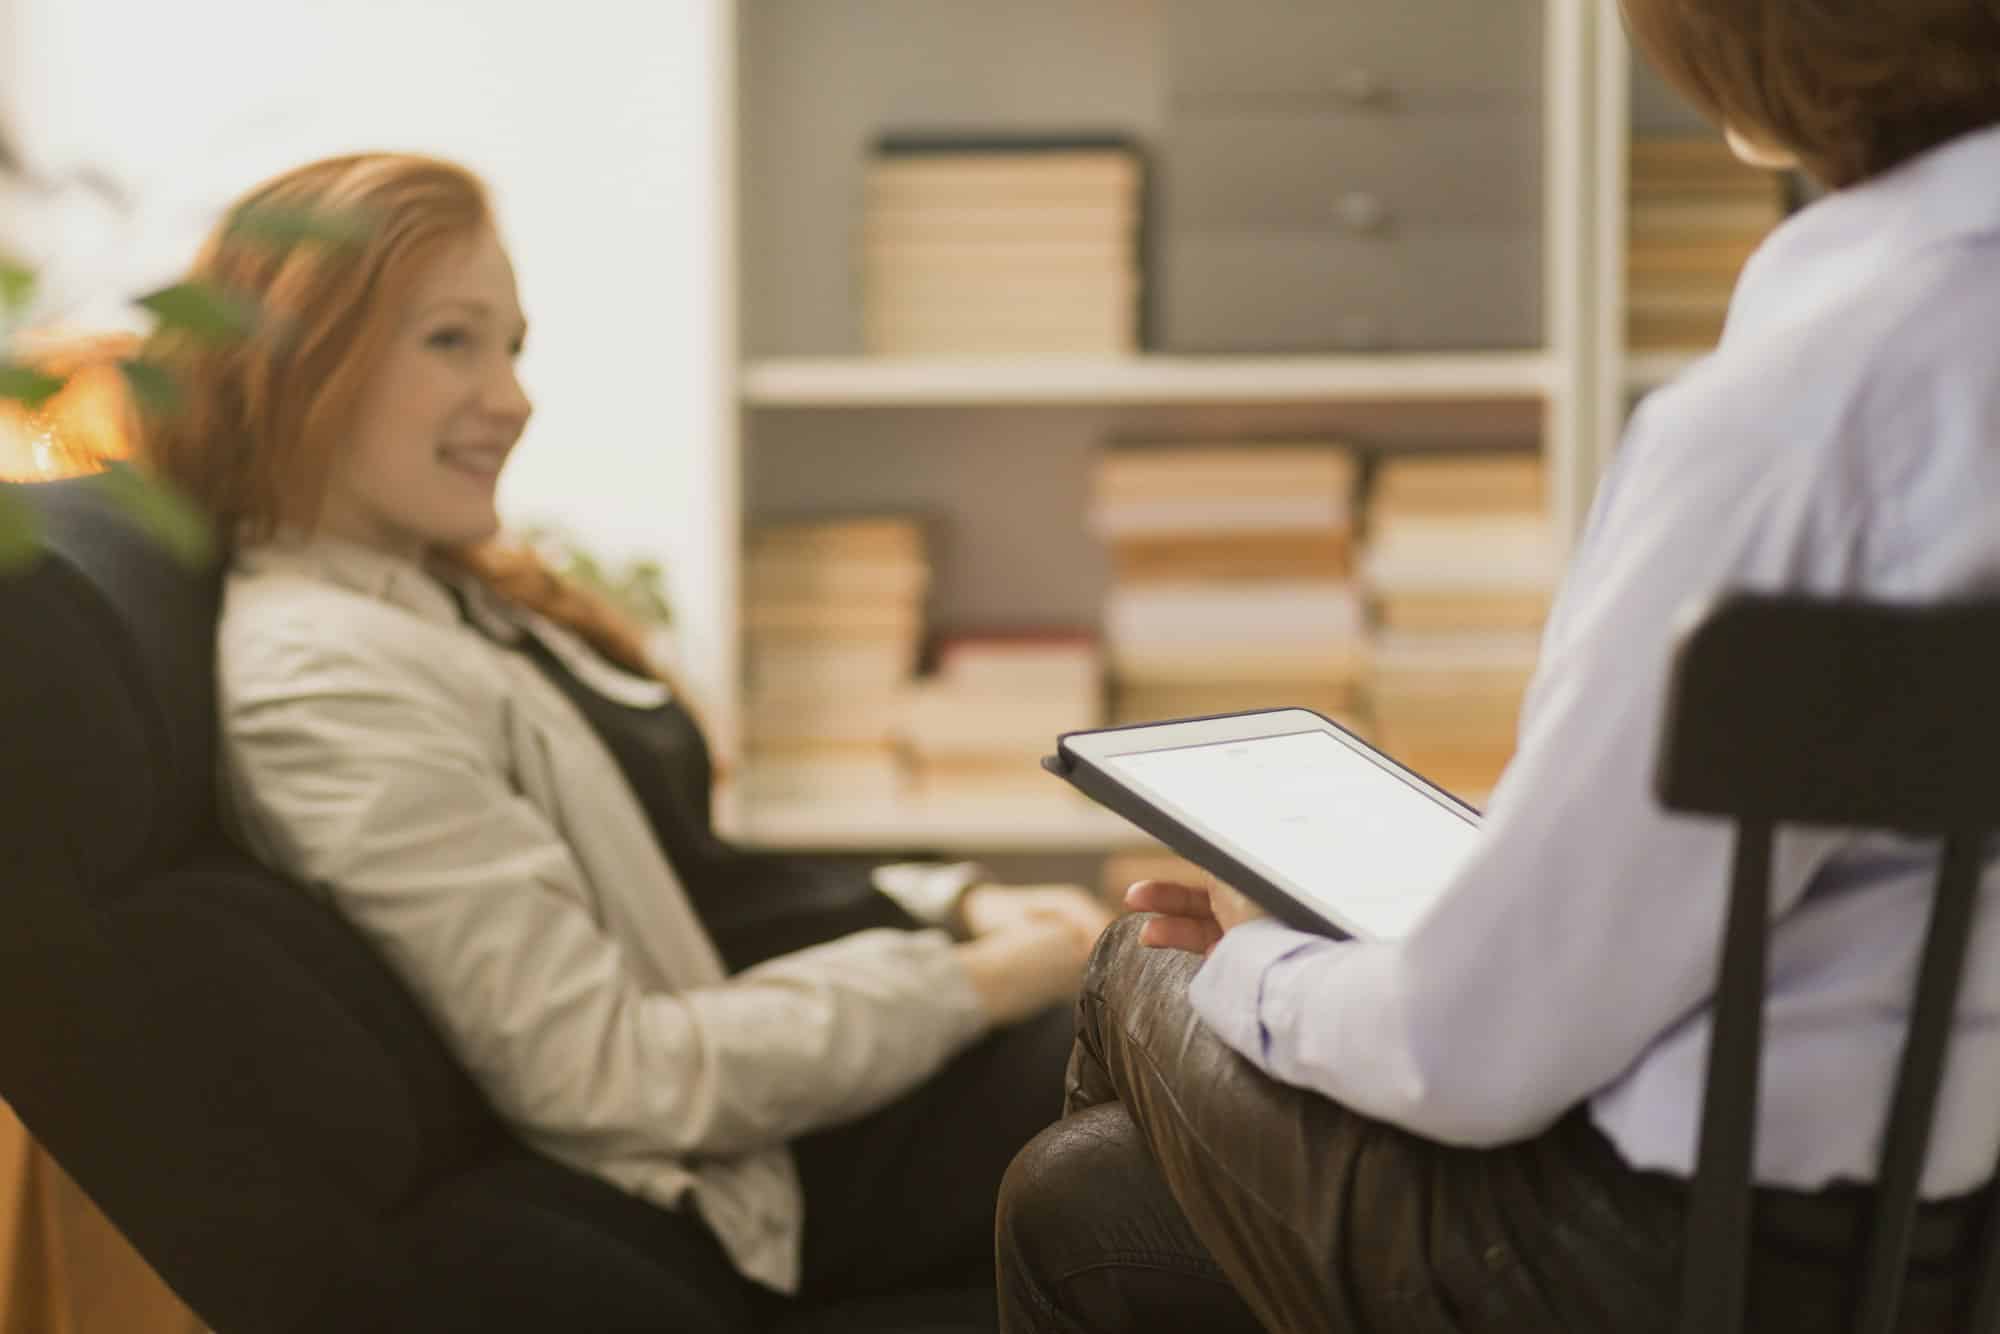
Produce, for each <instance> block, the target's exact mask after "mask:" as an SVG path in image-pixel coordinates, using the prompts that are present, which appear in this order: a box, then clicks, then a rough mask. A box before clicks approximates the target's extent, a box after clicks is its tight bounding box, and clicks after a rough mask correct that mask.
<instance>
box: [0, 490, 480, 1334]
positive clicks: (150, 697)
mask: <svg viewBox="0 0 2000 1334" xmlns="http://www.w3.org/2000/svg"><path fill="white" fill-rule="evenodd" d="M8 491H9V495H10V498H14V497H18V498H20V499H21V500H23V501H24V502H26V503H27V504H29V505H30V507H31V508H32V509H33V510H34V511H35V512H36V513H37V514H38V516H39V518H40V521H41V524H42V528H43V534H42V535H43V539H44V541H45V544H46V546H47V551H46V553H45V554H44V555H43V556H42V557H41V559H40V560H39V561H38V562H37V563H36V564H34V565H33V566H32V567H31V568H29V569H27V570H25V571H22V572H18V573H14V574H8V575H0V626H4V627H5V635H4V639H0V739H4V745H0V1098H4V1099H6V1101H7V1102H8V1103H9V1104H10V1105H11V1106H12V1107H13V1109H14V1111H15V1112H16V1113H17V1114H18V1115H19V1116H20V1117H21V1119H22V1121H23V1122H25V1123H26V1125H27V1126H28V1128H29V1129H30V1130H31V1131H32V1132H33V1133H34V1134H35V1136H36V1138H37V1139H38V1140H39V1141H40V1142H41V1143H42V1144H43V1145H44V1146H45V1147H46V1148H47V1149H48V1150H49V1152H50V1153H51V1154H52V1155H53V1156H54V1157H55V1158H56V1160H57V1161H58V1162H60V1163H61V1164H62V1165H63V1167H64V1168H65V1170H67V1171H68V1172H69V1174H70V1175H71V1176H72V1177H74V1178H75V1179H76V1181H77V1182H78V1184H79V1185H81V1186H82V1187H83V1189H84V1190H85V1191H86V1192H88V1193H89V1194H90V1195H91V1196H92V1197H93V1198H94V1199H95V1200H96V1202H97V1203H98V1205H99V1206H100V1207H101V1208H102V1209H103V1210H104V1212H105V1213H106V1214H107V1215H108V1216H109V1217H110V1218H111V1219H112V1221H113V1222H114V1223H116V1224H117V1226H118V1227H119V1228H120V1230H121V1231H123V1232H124V1233H125V1234H126V1236H127V1237H128V1238H130V1239H131V1241H132V1242H133V1244H134V1245H135V1246H136V1247H137V1249H138V1250H139V1251H140V1253H141V1254H142V1255H144V1256H145V1257H146V1259H147V1260H148V1261H149V1262H150V1263H152V1265H153V1266H154V1267H155V1268H156V1269H157V1270H158V1271H159V1272H160V1274H161V1276H162V1277H164V1278H165V1279H166V1280H167V1282H168V1283H169V1284H170V1285H172V1286H173V1287H174V1288H175V1289H176V1290H177V1291H178V1292H179V1293H180V1294H181V1296H182V1297H183V1298H184V1299H185V1300H187V1301H188V1303H189V1304H190V1305H191V1306H193V1307H194V1308H195V1310H196V1311H197V1312H199V1313H200V1314H201V1315H202V1316H203V1317H205V1318H206V1319H207V1320H209V1321H210V1322H211V1323H212V1324H213V1325H215V1326H216V1327H217V1328H221V1329H227V1330H230V1331H232V1334H233V1332H234V1331H239V1330H240V1331H253V1332H254V1331H278V1330H287V1329H292V1328H296V1327H297V1326H298V1325H299V1323H300V1322H301V1321H303V1320H305V1319H306V1318H307V1313H308V1312H310V1311H312V1310H314V1309H316V1308H318V1307H319V1306H321V1305H322V1304H323V1302H324V1301H325V1300H326V1299H327V1297H328V1292H329V1290H330V1289H331V1288H333V1287H335V1286H337V1285H339V1284H341V1283H342V1282H343V1281H346V1280H345V1279H344V1277H343V1276H352V1275H357V1274H368V1273H374V1272H381V1271H382V1270H383V1269H385V1268H386V1267H387V1258H386V1257H385V1256H384V1255H383V1250H384V1244H385V1233H384V1230H383V1228H382V1226H381V1223H382V1220H383V1219H384V1218H386V1217H388V1216H390V1215H391V1214H392V1213H393V1212H394V1211H395V1210H397V1209H398V1208H399V1207H400V1206H402V1205H403V1204H404V1203H405V1202H406V1201H408V1200H409V1199H411V1198H413V1197H415V1196H416V1195H417V1194H419V1193H420V1192H422V1191H423V1190H424V1189H425V1188H426V1187H427V1186H429V1185H430V1184H431V1183H433V1182H436V1181H437V1180H439V1179H440V1178H441V1177H444V1176H448V1175H449V1174H451V1173H453V1172H455V1171H457V1170H460V1169H462V1168H463V1167H464V1166H465V1165H467V1164H468V1163H470V1162H473V1161H476V1160H478V1159H479V1158H480V1157H482V1156H483V1155H485V1154H487V1153H489V1152H490V1151H491V1150H492V1149H493V1147H494V1146H495V1145H496V1144H498V1143H499V1142H500V1141H501V1132H500V1131H499V1129H498V1126H497V1123H496V1122H495V1121H494V1120H493V1118H492V1114H491V1112H490V1110H489V1109H488V1108H487V1106H486V1104H485V1101H484V1099H483V1098H481V1097H480V1095H479V1094H478V1093H477V1091H476V1090H475V1089H474V1088H473V1086H472V1084H471V1081H470V1080H469V1079H468V1078H467V1077H466V1076H465V1074H464V1073H463V1071H462V1070H461V1069H460V1068H459V1067H458V1065H457V1064H456V1063H455V1062H454V1061H453V1060H452V1059H451V1057H450V1056H449V1055H448V1054H447V1052H446V1051H445V1049H444V1047H443V1044H442V1043H441V1041H440V1040H439V1038H438V1037H437V1035H436V1032H435V1030H434V1029H433V1028H432V1027H431V1026H430V1024H429V1023H428V1022H427V1020H426V1019H425V1017H424V1016H423V1014H422V1013H421V1011H420V1010H419V1009H418V1007H417V1006H416V1004H415V1003H414V1002H413V1001H412V1000H411V998H410V997H409V995H408V993H407V992H406V991H405V990H404V989H403V988H402V986H401V985H400V984H399V983H398V982H397V981H396V980H395V979H394V978H393V977H392V976H391V975H390V973H389V972H388V970H387V969H386V967H385V966H384V965H383V964H382V962H381V961H380V960H379V959H378V958H377V957H376V955H375V952H374V951H373V950H372V949H370V948H369V947H368V946H367V944H366V943H365V942H364V941H362V940H361V938H360V937H359V936H358V935H356V934H355V933H354V932H353V931H352V930H351V929H350V928H348V927H347V926H346V924H345V923H344V922H342V921H341V920H340V919H339V917H338V916H337V914H335V913H334V912H333V911H332V909H331V908H329V907H328V906H327V905H325V904H323V903H321V902H320V901H318V900H317V899H315V898H314V897H312V896H311V895H309V894H307V893H305V892H304V891H302V890H301V889H299V888H298V887H297V886H294V885H290V884H287V883H285V882H284V881H283V880H282V879H280V878H279V877H277V876H275V875H273V874H272V873H270V872H269V871H266V870H264V869H263V868H262V867H259V866H257V865H256V864H255V863H254V862H252V861H250V860H249V859H248V858H246V857H245V856H243V855H242V854H240V853H238V852H236V851H235V850H234V849H232V848H231V847H230V846H229V844H228V843H227V842H226V840H225V839H224V838H223V837H222V833H221V830H220V828H219V826H218V824H217V820H216V812H215V801H216V799H215V795H214V794H215V791H216V746H215V741H214V733H215V708H216V705H215V678H214V661H213V659H214V647H213V645H214V638H215V618H216V610H217V605H218V594H219V587H220V579H219V573H218V572H217V571H216V570H214V569H202V570H195V569H189V568H187V567H185V566H182V565H179V564H176V563H175V562H174V561H173V560H172V559H171V558H169V557H168V556H167V555H166V554H165V553H164V552H163V551H162V550H161V549H160V548H159V547H158V546H156V545H155V544H153V543H152V542H151V541H150V540H149V539H148V538H147V537H146V536H145V535H144V534H143V533H142V532H140V531H138V530H137V529H135V528H134V526H133V525H132V524H131V523H130V521H128V520H126V519H125V518H124V517H123V515H122V513H121V511H120V510H119V509H118V507H117V506H116V505H115V504H113V503H111V501H110V500H109V498H108V495H107V491H106V488H105V486H104V484H103V483H102V481H101V480H100V479H92V478H86V479H81V480H77V481H71V482H55V483H47V484H42V485H36V486H28V487H18V486H17V487H9V488H8Z"/></svg>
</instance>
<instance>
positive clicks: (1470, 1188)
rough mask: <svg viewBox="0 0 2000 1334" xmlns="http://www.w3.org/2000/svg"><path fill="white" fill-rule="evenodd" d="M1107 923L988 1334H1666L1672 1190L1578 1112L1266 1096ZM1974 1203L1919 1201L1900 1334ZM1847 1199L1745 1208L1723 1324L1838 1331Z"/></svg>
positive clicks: (1853, 1230) (1162, 960)
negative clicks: (1470, 1126)
mask: <svg viewBox="0 0 2000 1334" xmlns="http://www.w3.org/2000/svg"><path fill="white" fill-rule="evenodd" d="M1141 920H1142V919H1137V918H1132V919H1126V920H1124V921H1121V922H1119V923H1118V924H1116V925H1115V926H1114V927H1113V928H1112V929H1111V930H1110V931H1109V932H1107V933H1106V935H1105V938H1104V939H1103V940H1102V941H1101V942H1100V943H1099V946H1098V949H1097V952H1096V953H1095V955H1094V956H1093V957H1092V960H1091V965H1090V969H1089V972H1088V976H1087V977H1086V980H1085V983H1084V989H1083V994H1082V996H1081V998H1080V1000H1079V1002H1078V1008H1077V1022H1076V1043H1075V1046H1074V1048H1073V1050H1072V1054H1071V1058H1070V1063H1069V1068H1068V1073H1067V1077H1066V1101H1065V1115H1064V1119H1063V1120H1062V1121H1060V1122H1058V1123H1057V1124H1056V1125H1054V1126H1052V1127H1050V1128H1049V1129H1048V1130H1046V1131H1044V1132H1042V1134H1041V1135H1039V1136H1038V1137H1037V1138H1036V1139H1035V1140H1034V1141H1033V1142H1032V1143H1031V1144H1030V1145H1029V1146H1028V1147H1027V1148H1026V1149H1024V1150H1023V1151H1022V1152H1021V1154H1020V1155H1019V1156H1018V1157H1017V1158H1016V1159H1015V1161H1014V1163H1013V1166H1012V1167H1011V1168H1010V1169H1009V1171H1008V1174H1007V1177H1006V1180H1005V1182H1004V1183H1003V1185H1002V1188H1001V1197H1000V1210H999V1218H998V1222H997V1246H998V1263H999V1283H1000V1317H1001V1328H1002V1329H1003V1331H1006V1332H1007V1334H1028V1332H1029V1331H1048V1332H1051V1334H1053V1332H1055V1331H1061V1332H1063V1334H1079V1332H1080V1331H1092V1332H1093V1334H1110V1332H1111V1331H1121V1330H1169V1329H1188V1330H1202V1331H1218V1332H1219V1334H1220V1332H1226V1331H1234V1330H1256V1329H1260V1328H1262V1329H1270V1330H1280V1331H1287V1334H1289V1332H1291V1331H1318V1330H1324V1331H1362V1330H1367V1331H1420V1332H1421V1331H1431V1332H1436V1334H1473V1332H1474V1331H1478V1332H1480V1334H1485V1332H1487V1331H1517V1330H1518V1331H1536V1332H1537V1334H1541V1332H1545V1331H1559V1330H1576V1331H1614V1330H1615V1331H1621V1334H1622V1332H1623V1331H1642V1332H1650V1331H1660V1332H1661V1334H1665V1332H1666V1331H1670V1330H1672V1329H1673V1328H1674V1309H1675V1306H1676V1303H1677V1302H1678V1300H1679V1291H1680V1254H1681V1248H1682V1228H1683V1226H1684V1219H1685V1206H1686V1190H1685V1185H1684V1183H1683V1182H1682V1181H1681V1180H1680V1179H1678V1178H1675V1177H1671V1176H1666V1175H1662V1174H1658V1173H1649V1172H1637V1171H1634V1170H1632V1169H1630V1168H1629V1167H1627V1166H1626V1165H1625V1164H1624V1162H1623V1160H1622V1159H1621V1158H1619V1156H1618V1154H1617V1152H1616V1150H1615V1149H1614V1148H1613V1147H1612V1146H1611V1145H1610V1143H1609V1142H1608V1141H1606V1140H1605V1139H1604V1138H1603V1137H1602V1136H1601V1135H1600V1134H1599V1133H1598V1132H1597V1130H1596V1129H1595V1128H1594V1127H1593V1126H1592V1125H1591V1123H1590V1121H1589V1119H1588V1117H1587V1115H1586V1114H1585V1113H1584V1112H1583V1111H1582V1110H1581V1109H1579V1110H1577V1111H1575V1112H1572V1113H1571V1114H1570V1115H1569V1116H1567V1117H1565V1118H1564V1119H1562V1120H1561V1121H1560V1122H1558V1123H1557V1124H1556V1125H1555V1126H1553V1127H1551V1128H1550V1129H1549V1130H1547V1131H1545V1132H1543V1133H1542V1134H1541V1135H1539V1136H1537V1137H1535V1138H1533V1139H1529V1140H1526V1141H1522V1142H1520V1143H1516V1144H1511V1145H1506V1146H1502V1147H1499V1148H1491V1149H1469V1148H1454V1147H1451V1146H1447V1145H1441V1144H1437V1143H1433V1142H1431V1141H1428V1140H1424V1139H1420V1138H1418V1137H1416V1136H1414V1135H1410V1134H1407V1133H1405V1132H1403V1131H1401V1130H1398V1129H1396V1128H1395V1127H1393V1126H1389V1125H1385V1124H1383V1123H1381V1122H1376V1121H1371V1120H1369V1119H1368V1118H1366V1117H1363V1116H1360V1115H1357V1114H1355V1113H1353V1112H1349V1111H1347V1110H1346V1109H1344V1108H1342V1107H1340V1106H1339V1105H1337V1104H1335V1103H1333V1102H1331V1101H1329V1100H1327V1099H1325V1098H1323V1097H1320V1096H1318V1095H1316V1094H1312V1093H1308V1092H1305V1091H1302V1090H1299V1089H1296V1088H1292V1087H1289V1086H1286V1085H1282V1084H1279V1083H1278V1082H1276V1081H1274V1080H1272V1079H1270V1078H1269V1077H1268V1076H1266V1075H1264V1074H1263V1073H1262V1072H1261V1071H1259V1070H1257V1069H1256V1068H1255V1067H1254V1066H1252V1065H1251V1064H1250V1063H1249V1062H1248V1061H1246V1060H1244V1059H1243V1058H1242V1057H1240V1056H1238V1055H1237V1054H1236V1053H1235V1052H1234V1051H1232V1050H1231V1049H1229V1048H1228V1047H1226V1046H1225V1045H1224V1044H1223V1043H1222V1042H1221V1041H1220V1040H1219V1039H1217V1038H1216V1037H1215V1036H1214V1035H1213V1034H1212V1033H1211V1032H1209V1030H1208V1029H1207V1028H1206V1027H1205V1026H1204V1025H1203V1024H1202V1023H1201V1021H1200V1019H1199V1018H1198V1016H1196V1014H1195V1013H1194V1011H1193V1009H1192V1007H1191V1006H1189V1005H1188V1003H1187V1000H1186V993H1187V985H1188V982H1189V980H1190V979H1191V978H1192V976H1193V974H1194V972H1195V970H1196V969H1197V968H1198V966H1199V962H1200V961H1199V960H1198V959H1196V958H1194V957H1193V956H1190V955H1186V954H1181V953H1178V952H1174V951H1164V950H1150V949H1147V948H1146V947H1144V946H1142V945H1140V944H1139V943H1138V931H1139V926H1140V922H1141ZM1984 1194H1985V1193H1984V1192H1981V1193H1980V1194H1978V1195H1975V1196H1968V1197H1963V1198H1962V1199H1961V1200H1959V1201H1956V1202H1947V1203H1944V1204H1938V1205H1927V1206H1925V1209H1924V1211H1923V1213H1922V1215H1921V1221H1920V1225H1919V1237H1918V1239H1917V1243H1916V1247H1915V1258H1916V1263H1915V1265H1914V1267H1913V1271H1912V1279H1911V1282H1910V1285H1909V1287H1908V1288H1907V1290H1906V1291H1907V1296H1906V1300H1905V1304H1904V1318H1903V1320H1902V1321H1901V1322H1900V1325H1899V1328H1900V1329H1902V1330H1907V1331H1916V1330H1924V1331H1933V1332H1936V1331H1946V1330H1951V1329H1955V1328H1961V1327H1962V1325H1963V1319H1962V1315H1961V1312H1962V1310H1963V1304H1964V1303H1965V1301H1966V1299H1967V1296H1968V1293H1967V1291H1966V1289H1967V1288H1968V1286H1969V1284H1968V1283H1967V1282H1966V1281H1965V1278H1966V1276H1967V1275H1968V1274H1969V1272H1970V1268H1971V1265H1970V1263H1969V1258H1968V1257H1969V1256H1970V1255H1971V1253H1972V1252H1973V1250H1974V1249H1976V1245H1977V1243H1978V1241H1979V1240H1980V1237H1979V1232H1980V1228H1979V1224H1980V1222H1981V1221H1982V1218H1983V1213H1984V1203H1985V1201H1984ZM1866 1197H1867V1192H1866V1191H1865V1190H1862V1189H1860V1188H1855V1187H1845V1188H1836V1189H1834V1190H1829V1191H1823V1192H1818V1193H1813V1194H1806V1193H1800V1192H1789V1191H1776V1190H1762V1189H1760V1190H1759V1191H1758V1192H1757V1202H1756V1216H1757V1224H1756V1235H1757V1240H1756V1254H1755V1255H1754V1256H1753V1258H1752V1268H1751V1273H1752V1280H1751V1293H1750V1308H1749V1316H1748V1319H1747V1321H1746V1328H1749V1329H1755V1330H1759V1331H1805V1330H1829V1331H1831V1330H1839V1329H1842V1328H1845V1325H1846V1322H1847V1321H1848V1320H1849V1319H1851V1314H1852V1313H1851V1309H1850V1302H1851V1293H1850V1290H1849V1284H1850V1281H1851V1278H1852V1276H1853V1274H1854V1272H1855V1271H1856V1270H1857V1269H1858V1266H1857V1265H1856V1264H1854V1263H1853V1262H1852V1257H1853V1255H1854V1253H1855V1252H1854V1249H1853V1246H1854V1243H1856V1242H1857V1241H1858V1239H1859V1237H1860V1235H1861V1228H1862V1226H1863V1224H1864V1221H1865V1217H1866V1203H1867V1199H1866Z"/></svg>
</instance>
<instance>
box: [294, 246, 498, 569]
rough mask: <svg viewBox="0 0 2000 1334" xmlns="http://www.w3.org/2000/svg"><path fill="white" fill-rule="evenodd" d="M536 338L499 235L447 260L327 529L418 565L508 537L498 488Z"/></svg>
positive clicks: (363, 431)
mask: <svg viewBox="0 0 2000 1334" xmlns="http://www.w3.org/2000/svg"><path fill="white" fill-rule="evenodd" d="M526 332H527V325H526V321H525V320H524V319H523V317H522V315H521V305H520V300H519V297H518V295H517V294H516V292H515V290H514V269H513V266H512V265H511V264H509V263H508V261H507V252H506V251H505V250H504V249H502V248H501V245H500V239H499V237H498V236H496V235H495V234H494V233H493V232H492V231H491V230H490V229H487V230H482V231H481V232H480V234H479V235H477V236H474V237H471V238H469V239H467V240H465V241H463V242H460V243H459V244H457V245H455V246H452V247H451V248H449V249H447V250H446V251H445V252H444V253H443V254H441V255H440V256H439V257H438V259H437V260H436V262H434V263H433V264H432V265H431V266H430V268H429V269H428V271H426V272H425V273H424V274H423V276H422V278H421V279H420V280H419V281H418V282H417V284H416V286H415V288H414V290H412V291H411V293H410V294H409V299H408V303H407V305H406V306H405V307H404V309H403V310H402V311H401V312H400V315H399V316H398V319H397V323H396V325H395V327H394V329H393V331H392V333H391V335H390V339H389V345H388V347H387V349H386V351H385V352H384V353H383V354H382V361H381V364H380V366H379V367H377V369H376V371H375V374H374V376H373V377H372V378H371V379H370V380H369V382H368V384H367V385H366V386H365V387H364V388H363V390H362V393H361V400H360V402H359V403H358V404H357V405H356V411H355V416H354V422H353V425H352V427H351V429H350V431H349V434H348V436H347V438H346V439H345V440H343V441H342V442H341V443H340V445H339V447H338V448H337V449H336V451H335V454H334V459H333V465H332V470H331V474H330V476H329V477H328V479H327V492H326V500H325V508H324V509H323V510H322V512H321V516H320V524H319V527H320V531H322V532H325V533H328V534H331V535H333V536H335V537H342V538H346V539H347V540H349V541H353V542H360V543H363V544H365V545H367V546H371V547H376V548H378V549H381V550H385V551H389V552H393V553H395V554H398V555H403V556H409V557H412V558H418V557H421V556H422V555H423V554H424V553H425V552H427V551H429V550H431V549H433V548H437V547H448V546H458V545H461V544H464V543H468V542H477V541H481V540H483V539H485V538H488V537H491V536H492V535H493V534H494V533H495V532H497V531H499V527H500V516H499V512H498V510H497V509H496V508H495V505H494V488H495V487H496V486H497V485H498V483H499V480H500V470H501V468H502V467H503V466H505V464H506V462H507V456H508V454H509V453H510V452H511V451H512V450H513V448H514V443H515V441H517V440H519V439H520V438H521V431H522V429H523V428H524V427H526V426H527V424H528V414H529V412H530V411H531V405H530V404H529V402H528V397H527V395H526V394H525V393H523V392H522V390H521V382H520V380H519V379H518V378H517V377H516V375H515V368H514V360H515V358H516V357H517V356H518V355H519V353H520V350H521V341H522V338H523V337H524V336H525V334H526Z"/></svg>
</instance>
